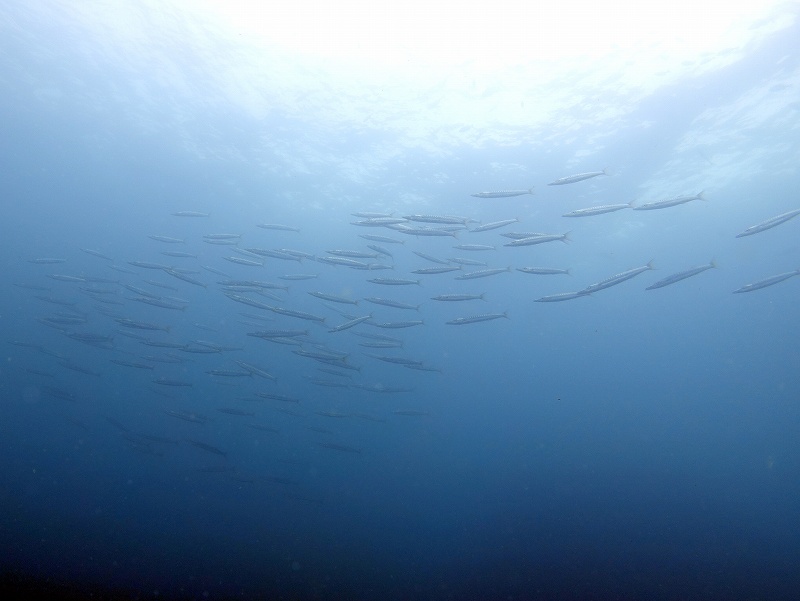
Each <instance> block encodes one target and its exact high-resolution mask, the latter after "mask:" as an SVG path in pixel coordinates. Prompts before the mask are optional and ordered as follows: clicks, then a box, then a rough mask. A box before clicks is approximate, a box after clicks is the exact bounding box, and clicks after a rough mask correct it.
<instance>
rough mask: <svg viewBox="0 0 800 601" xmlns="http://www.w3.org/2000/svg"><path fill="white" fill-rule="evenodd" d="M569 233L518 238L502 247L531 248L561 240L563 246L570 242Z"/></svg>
mask: <svg viewBox="0 0 800 601" xmlns="http://www.w3.org/2000/svg"><path fill="white" fill-rule="evenodd" d="M569 234H570V233H569V232H565V233H563V234H543V235H541V236H532V237H530V238H519V239H517V240H512V241H511V242H506V243H505V244H503V246H533V245H534V244H544V243H545V242H554V241H556V240H561V241H562V242H563V243H564V244H567V243H568V242H569V241H570V237H569Z"/></svg>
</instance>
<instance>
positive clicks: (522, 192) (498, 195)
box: [470, 188, 533, 198]
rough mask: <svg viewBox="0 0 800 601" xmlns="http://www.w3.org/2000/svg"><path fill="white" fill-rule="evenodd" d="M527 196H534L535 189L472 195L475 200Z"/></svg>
mask: <svg viewBox="0 0 800 601" xmlns="http://www.w3.org/2000/svg"><path fill="white" fill-rule="evenodd" d="M525 194H533V188H528V189H527V190H498V191H497V192H476V193H475V194H470V196H473V197H475V198H512V197H514V196H524V195H525Z"/></svg>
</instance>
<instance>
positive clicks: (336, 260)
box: [317, 257, 369, 269]
mask: <svg viewBox="0 0 800 601" xmlns="http://www.w3.org/2000/svg"><path fill="white" fill-rule="evenodd" d="M317 261H318V262H320V263H326V264H328V265H343V266H345V267H352V268H354V269H369V263H364V261H356V260H355V259H348V258H347V257H317Z"/></svg>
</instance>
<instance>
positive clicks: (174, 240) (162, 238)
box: [148, 236, 185, 244]
mask: <svg viewBox="0 0 800 601" xmlns="http://www.w3.org/2000/svg"><path fill="white" fill-rule="evenodd" d="M148 238H150V239H151V240H155V241H156V242H165V243H167V244H183V243H184V242H185V241H184V240H181V239H180V238H170V237H169V236H148Z"/></svg>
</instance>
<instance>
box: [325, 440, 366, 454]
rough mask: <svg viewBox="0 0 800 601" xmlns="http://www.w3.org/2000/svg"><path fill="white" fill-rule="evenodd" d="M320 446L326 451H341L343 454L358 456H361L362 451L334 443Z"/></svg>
mask: <svg viewBox="0 0 800 601" xmlns="http://www.w3.org/2000/svg"><path fill="white" fill-rule="evenodd" d="M319 446H321V447H325V448H326V449H331V450H333V451H341V452H343V453H354V454H357V455H361V449H359V448H356V447H349V446H346V445H342V444H336V443H334V442H321V443H319Z"/></svg>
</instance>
